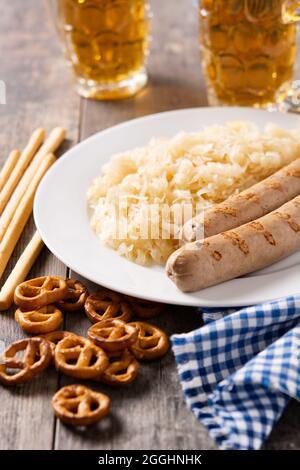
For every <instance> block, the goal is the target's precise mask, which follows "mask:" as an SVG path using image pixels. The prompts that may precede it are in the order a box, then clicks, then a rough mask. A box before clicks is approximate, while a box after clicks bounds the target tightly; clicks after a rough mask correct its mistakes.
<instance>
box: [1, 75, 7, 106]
mask: <svg viewBox="0 0 300 470" xmlns="http://www.w3.org/2000/svg"><path fill="white" fill-rule="evenodd" d="M0 104H6V85H5V82H4V81H3V80H0Z"/></svg>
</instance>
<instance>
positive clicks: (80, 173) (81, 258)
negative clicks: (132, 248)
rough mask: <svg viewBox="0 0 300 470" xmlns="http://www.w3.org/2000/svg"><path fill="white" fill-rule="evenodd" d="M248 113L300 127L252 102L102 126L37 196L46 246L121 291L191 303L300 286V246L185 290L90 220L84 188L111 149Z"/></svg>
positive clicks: (230, 302)
mask: <svg viewBox="0 0 300 470" xmlns="http://www.w3.org/2000/svg"><path fill="white" fill-rule="evenodd" d="M235 119H245V120H252V121H254V122H256V123H257V124H258V125H259V126H262V125H264V124H265V123H267V122H270V121H272V122H275V123H278V124H280V125H281V126H282V127H285V128H290V127H293V126H296V125H297V124H298V123H299V121H300V118H299V117H298V116H295V115H286V114H279V113H272V114H270V113H268V112H266V111H259V110H254V109H248V108H195V109H184V110H180V111H171V112H167V113H160V114H155V115H151V116H146V117H143V118H140V119H135V120H132V121H128V122H125V123H123V124H120V125H118V126H115V127H112V128H110V129H107V130H105V131H102V132H99V133H98V134H95V135H94V136H92V137H90V138H89V139H87V140H85V141H84V142H81V143H80V144H79V145H76V146H75V147H73V148H72V149H71V150H69V151H68V152H67V153H66V154H65V155H64V156H63V157H62V158H60V159H59V160H58V161H57V163H56V164H55V165H54V166H53V167H52V168H51V169H50V171H49V172H48V173H47V175H46V176H45V178H44V179H43V181H42V182H41V184H40V186H39V189H38V191H37V194H36V198H35V205H34V216H35V222H36V225H37V228H38V230H39V232H40V234H41V236H42V238H43V240H44V242H45V243H46V245H47V246H48V248H49V249H50V250H51V251H52V252H53V253H54V254H55V255H56V256H57V257H58V258H59V259H60V260H61V261H62V262H64V263H65V264H66V265H67V266H69V267H70V268H72V269H73V270H74V271H76V272H77V273H78V274H81V275H82V276H84V277H86V278H87V279H90V280H91V281H94V282H95V283H98V284H101V285H103V286H106V287H109V288H111V289H114V290H116V291H119V292H123V293H126V294H130V295H133V296H136V297H140V298H145V299H149V300H156V301H160V302H166V303H171V304H180V305H190V306H209V307H211V306H213V307H217V306H241V305H250V304H255V303H259V302H263V301H267V300H271V299H274V298H279V297H282V296H287V295H292V294H297V293H300V284H299V275H300V252H298V253H296V254H295V255H293V256H291V257H290V258H288V259H285V260H283V261H281V262H280V263H277V264H276V265H273V266H271V267H269V268H267V269H265V270H263V271H260V272H256V273H254V274H252V275H251V276H247V277H243V278H239V279H234V280H232V281H229V282H226V283H223V284H221V285H218V286H215V287H210V288H208V289H205V290H202V291H201V292H198V293H195V294H183V293H182V292H180V291H179V290H178V289H177V288H176V287H175V285H174V284H173V283H172V282H171V281H170V280H169V279H168V278H167V276H166V275H165V273H164V270H163V268H160V267H151V268H149V267H143V266H139V265H136V264H134V263H132V262H131V261H128V260H126V259H124V258H122V257H120V256H119V255H117V253H116V252H114V251H113V250H111V249H109V248H106V247H104V246H102V245H101V244H100V242H99V241H98V239H97V238H96V235H95V234H94V233H93V231H92V230H91V228H90V226H89V218H88V212H87V203H86V192H87V188H88V187H89V185H90V184H91V182H92V180H93V178H94V177H95V176H96V175H98V174H99V173H100V172H101V167H102V165H103V164H104V163H105V162H107V160H109V158H110V157H111V155H113V154H114V153H117V152H122V151H124V150H128V149H131V148H134V147H137V146H141V145H145V144H146V143H147V142H148V141H149V140H150V139H151V138H152V137H157V136H170V137H171V136H172V135H174V134H176V133H177V132H179V131H182V130H184V131H197V130H199V128H201V127H203V126H204V125H210V124H215V123H225V122H226V121H229V120H235Z"/></svg>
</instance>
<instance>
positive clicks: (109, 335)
mask: <svg viewBox="0 0 300 470" xmlns="http://www.w3.org/2000/svg"><path fill="white" fill-rule="evenodd" d="M87 335H88V338H89V339H90V340H91V341H93V343H95V344H96V345H97V346H99V347H100V348H102V349H104V351H120V350H123V349H126V348H128V347H129V346H130V345H131V344H133V343H134V342H135V341H136V340H137V337H138V330H137V328H135V327H134V326H132V325H129V324H128V323H125V322H123V321H120V320H114V319H108V320H103V321H100V322H98V323H95V324H94V325H92V326H91V327H90V328H89V329H88V332H87Z"/></svg>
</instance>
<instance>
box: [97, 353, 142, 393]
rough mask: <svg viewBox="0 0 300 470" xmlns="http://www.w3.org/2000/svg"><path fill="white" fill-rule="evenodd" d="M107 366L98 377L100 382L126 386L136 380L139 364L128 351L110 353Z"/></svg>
mask: <svg viewBox="0 0 300 470" xmlns="http://www.w3.org/2000/svg"><path fill="white" fill-rule="evenodd" d="M108 359H109V366H108V367H107V368H106V369H105V371H104V372H103V375H102V376H101V377H100V382H103V383H105V384H108V385H128V384H130V383H132V382H133V381H134V379H135V378H136V376H137V374H138V372H139V369H140V364H139V363H138V361H137V360H136V359H135V357H134V355H133V354H132V353H131V352H130V351H129V350H128V349H124V350H123V351H118V352H115V353H110V354H109V355H108Z"/></svg>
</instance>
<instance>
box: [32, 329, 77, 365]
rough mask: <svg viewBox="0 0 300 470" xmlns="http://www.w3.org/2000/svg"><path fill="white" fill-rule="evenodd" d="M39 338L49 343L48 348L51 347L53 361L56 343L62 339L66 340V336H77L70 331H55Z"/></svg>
mask: <svg viewBox="0 0 300 470" xmlns="http://www.w3.org/2000/svg"><path fill="white" fill-rule="evenodd" d="M40 336H41V338H45V339H46V340H47V341H49V343H50V346H51V352H52V357H53V359H54V355H55V348H56V346H57V345H58V343H59V342H60V341H61V340H62V339H64V338H66V337H67V336H77V335H76V334H75V333H72V331H61V330H56V331H51V332H50V333H46V334H43V335H40Z"/></svg>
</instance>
